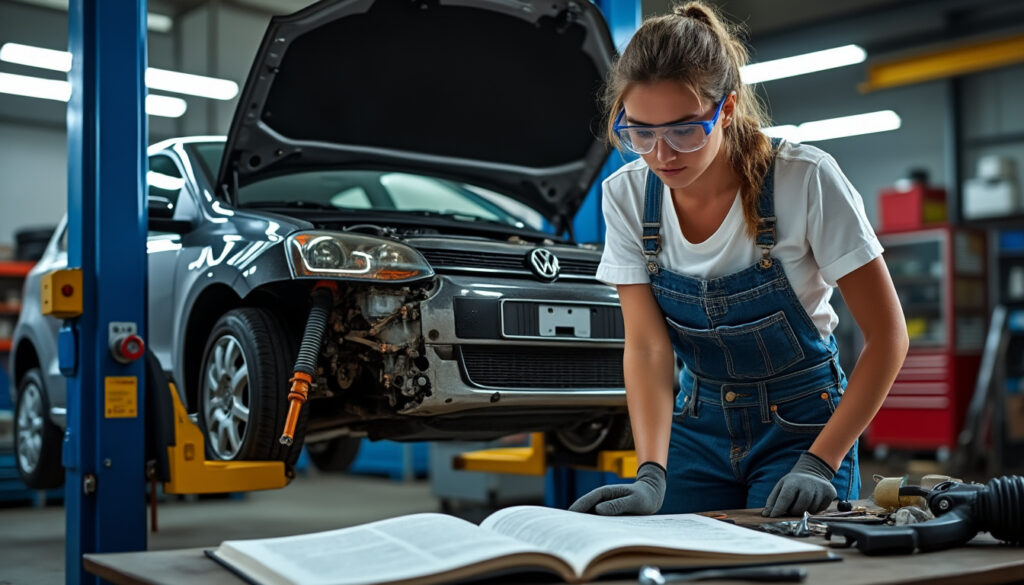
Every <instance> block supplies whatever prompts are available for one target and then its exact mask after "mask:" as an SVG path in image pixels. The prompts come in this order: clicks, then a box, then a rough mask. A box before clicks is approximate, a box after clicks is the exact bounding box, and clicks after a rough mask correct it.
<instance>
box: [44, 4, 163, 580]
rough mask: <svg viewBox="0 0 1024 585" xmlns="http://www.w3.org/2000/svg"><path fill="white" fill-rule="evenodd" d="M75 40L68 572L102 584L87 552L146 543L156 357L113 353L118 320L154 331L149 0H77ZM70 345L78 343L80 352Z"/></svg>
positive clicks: (72, 23)
mask: <svg viewBox="0 0 1024 585" xmlns="http://www.w3.org/2000/svg"><path fill="white" fill-rule="evenodd" d="M68 49H69V50H70V51H71V53H72V68H71V72H70V74H69V79H70V81H71V86H72V93H71V101H70V102H69V104H68V115H67V128H68V265H69V266H70V267H80V268H81V269H82V273H83V287H82V288H83V290H82V294H83V309H84V311H83V314H82V316H81V317H79V318H78V319H76V320H75V321H73V322H71V323H70V324H69V325H70V326H67V327H65V328H64V329H63V330H62V333H61V335H62V347H61V351H62V355H61V361H62V363H64V364H68V363H71V364H72V365H73V367H74V370H75V371H74V374H73V375H72V376H69V378H68V386H67V390H68V402H67V404H68V410H67V416H68V424H67V432H66V434H65V436H64V466H65V467H66V468H67V470H66V480H67V481H66V484H65V486H66V487H65V500H64V501H65V513H66V517H67V523H66V529H67V532H66V540H65V543H66V545H65V547H66V548H65V554H66V558H65V560H66V563H65V574H66V582H67V583H68V584H79V583H99V582H100V580H99V579H98V578H97V577H94V576H92V575H89V574H87V573H86V572H85V571H84V570H83V568H82V555H83V554H86V553H93V552H123V551H139V550H145V548H146V514H145V502H146V498H145V487H146V483H145V469H144V467H145V453H144V440H143V439H144V437H143V433H144V425H143V421H144V412H145V406H144V404H143V396H144V392H143V387H144V385H145V371H144V369H143V362H144V360H136V361H135V362H132V363H129V364H121V363H118V362H117V361H115V360H114V359H113V358H112V357H111V352H110V349H109V340H108V335H109V333H108V328H109V326H110V324H111V323H135V324H136V326H137V332H138V334H139V335H140V336H143V337H144V333H145V331H144V323H145V282H146V233H147V232H146V218H147V214H146V209H145V207H144V201H143V193H144V190H143V189H144V185H145V183H144V178H145V171H146V158H145V152H146V141H147V135H148V133H147V120H146V113H145V106H144V104H145V86H144V83H143V81H144V71H145V67H146V2H145V0H122V1H114V2H95V1H88V0H71V2H70V5H69V18H68ZM69 350H70V351H69Z"/></svg>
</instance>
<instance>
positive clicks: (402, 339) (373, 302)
mask: <svg viewBox="0 0 1024 585" xmlns="http://www.w3.org/2000/svg"><path fill="white" fill-rule="evenodd" d="M427 296H429V290H428V289H423V288H412V287H402V288H386V287H369V288H360V289H354V290H349V291H346V292H345V293H343V294H340V295H338V298H337V299H336V304H335V306H334V308H333V310H332V312H331V315H330V318H329V321H328V322H329V327H328V330H327V333H326V335H325V336H324V345H323V358H322V360H321V367H320V369H319V371H318V374H319V376H318V378H319V379H318V384H317V388H316V390H315V391H313V392H311V396H313V397H329V396H335V395H337V393H339V392H349V393H351V394H350V395H349V396H346V400H345V403H346V405H348V404H350V403H351V404H352V405H353V406H355V405H358V406H359V407H360V408H363V409H369V410H380V409H381V408H382V407H383V406H384V404H374V403H375V402H380V401H381V399H383V400H385V401H386V405H387V408H388V409H390V410H394V411H398V412H400V411H401V410H402V409H404V408H406V407H408V406H414V405H416V404H419V403H420V402H422V401H423V399H424V398H425V397H427V396H430V392H431V389H430V379H429V377H428V376H427V375H426V374H425V372H426V370H427V368H428V367H429V365H430V364H429V362H428V361H427V359H426V358H425V357H424V356H423V351H424V349H423V334H422V328H421V326H420V309H419V303H420V301H421V300H423V299H424V298H426V297H427ZM326 370H329V371H326ZM357 382H358V383H357Z"/></svg>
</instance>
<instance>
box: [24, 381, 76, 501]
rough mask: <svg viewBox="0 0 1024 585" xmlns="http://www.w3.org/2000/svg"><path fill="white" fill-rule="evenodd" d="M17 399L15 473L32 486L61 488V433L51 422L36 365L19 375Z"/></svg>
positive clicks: (48, 406) (48, 405)
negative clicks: (16, 471)
mask: <svg viewBox="0 0 1024 585" xmlns="http://www.w3.org/2000/svg"><path fill="white" fill-rule="evenodd" d="M17 398H18V403H17V405H16V406H15V415H14V453H15V460H16V461H17V465H18V473H20V474H21V479H22V480H23V481H24V482H25V485H27V486H28V487H30V488H32V489H37V490H48V489H53V488H57V487H60V486H61V485H62V484H63V483H64V467H63V466H62V465H61V460H60V459H61V449H63V444H62V441H63V439H64V436H63V435H64V434H63V433H62V432H61V430H60V427H58V426H57V425H55V424H53V422H52V421H50V399H49V396H47V395H46V386H45V385H44V383H43V374H42V372H40V371H39V368H32V369H31V370H29V371H27V372H25V375H24V376H22V378H21V381H20V382H19V383H18V397H17Z"/></svg>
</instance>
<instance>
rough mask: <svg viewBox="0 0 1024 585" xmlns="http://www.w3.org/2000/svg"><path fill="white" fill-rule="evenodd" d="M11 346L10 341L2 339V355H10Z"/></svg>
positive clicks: (0, 341)
mask: <svg viewBox="0 0 1024 585" xmlns="http://www.w3.org/2000/svg"><path fill="white" fill-rule="evenodd" d="M11 345H12V344H11V340H10V339H0V353H10V352H11Z"/></svg>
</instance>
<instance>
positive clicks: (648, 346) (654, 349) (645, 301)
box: [618, 284, 675, 467]
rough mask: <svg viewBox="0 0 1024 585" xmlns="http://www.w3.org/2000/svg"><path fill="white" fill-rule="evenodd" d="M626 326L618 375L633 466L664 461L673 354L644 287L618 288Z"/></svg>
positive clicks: (669, 427)
mask: <svg viewBox="0 0 1024 585" xmlns="http://www.w3.org/2000/svg"><path fill="white" fill-rule="evenodd" d="M618 291H619V303H620V304H621V305H622V319H623V322H624V324H625V327H626V345H625V350H624V352H623V358H622V361H623V371H624V375H625V380H626V402H627V404H628V405H629V420H630V423H632V426H633V442H634V443H635V444H636V459H637V461H638V462H640V463H643V462H645V461H654V462H656V463H658V464H660V465H661V466H662V467H664V466H665V465H666V464H667V462H668V443H669V435H670V434H671V431H672V407H673V404H672V374H673V367H672V366H673V363H674V359H675V358H674V354H673V352H672V343H671V342H670V341H669V338H668V329H667V328H666V325H665V318H664V317H663V316H662V313H661V308H660V307H659V306H658V303H657V301H655V300H654V295H653V294H652V293H651V287H650V285H648V284H627V285H619V286H618Z"/></svg>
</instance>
